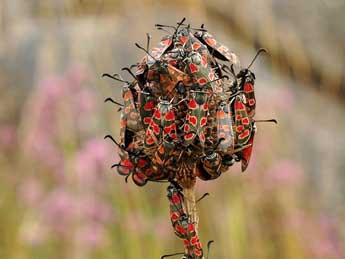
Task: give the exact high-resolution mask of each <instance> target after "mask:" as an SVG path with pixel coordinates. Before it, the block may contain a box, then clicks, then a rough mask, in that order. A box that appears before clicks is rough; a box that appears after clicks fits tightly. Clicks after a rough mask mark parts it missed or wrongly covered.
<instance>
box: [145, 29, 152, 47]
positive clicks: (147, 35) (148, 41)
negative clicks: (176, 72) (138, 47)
mask: <svg viewBox="0 0 345 259" xmlns="http://www.w3.org/2000/svg"><path fill="white" fill-rule="evenodd" d="M146 38H147V41H146V50H147V51H149V47H150V41H151V39H152V36H151V34H150V33H148V32H147V33H146Z"/></svg>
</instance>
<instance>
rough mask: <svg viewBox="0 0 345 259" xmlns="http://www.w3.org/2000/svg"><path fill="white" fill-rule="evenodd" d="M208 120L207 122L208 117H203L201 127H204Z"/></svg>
mask: <svg viewBox="0 0 345 259" xmlns="http://www.w3.org/2000/svg"><path fill="white" fill-rule="evenodd" d="M206 122H207V118H206V117H202V118H201V119H200V126H201V127H204V126H205V125H206Z"/></svg>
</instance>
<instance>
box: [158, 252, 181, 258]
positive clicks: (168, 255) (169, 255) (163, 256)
mask: <svg viewBox="0 0 345 259" xmlns="http://www.w3.org/2000/svg"><path fill="white" fill-rule="evenodd" d="M175 255H184V253H174V254H167V255H162V257H161V259H164V258H166V257H171V256H175Z"/></svg>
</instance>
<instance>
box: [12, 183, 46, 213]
mask: <svg viewBox="0 0 345 259" xmlns="http://www.w3.org/2000/svg"><path fill="white" fill-rule="evenodd" d="M43 195H44V190H43V186H42V183H41V181H40V180H39V179H37V178H34V177H31V178H27V179H25V181H23V182H21V183H20V185H19V189H18V196H19V198H20V199H21V200H22V201H23V202H24V204H25V205H27V206H28V207H31V208H37V205H38V204H39V202H40V201H41V200H42V198H43Z"/></svg>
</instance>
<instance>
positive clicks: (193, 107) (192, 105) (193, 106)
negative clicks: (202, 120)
mask: <svg viewBox="0 0 345 259" xmlns="http://www.w3.org/2000/svg"><path fill="white" fill-rule="evenodd" d="M196 107H197V105H196V102H195V100H194V99H191V100H190V101H189V109H192V110H194V109H196Z"/></svg>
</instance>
